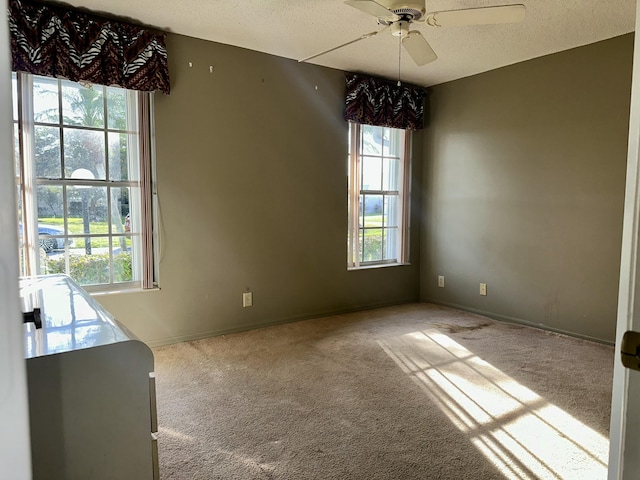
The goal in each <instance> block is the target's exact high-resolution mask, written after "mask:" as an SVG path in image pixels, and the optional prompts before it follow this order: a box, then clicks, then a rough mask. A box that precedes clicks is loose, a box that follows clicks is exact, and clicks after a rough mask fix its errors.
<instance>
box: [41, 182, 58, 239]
mask: <svg viewBox="0 0 640 480" xmlns="http://www.w3.org/2000/svg"><path fill="white" fill-rule="evenodd" d="M37 199H38V222H46V223H52V222H54V221H55V223H59V224H60V225H62V223H63V214H64V209H63V203H62V187H61V186H57V185H39V186H38V188H37ZM60 233H61V234H64V230H61V231H60Z"/></svg>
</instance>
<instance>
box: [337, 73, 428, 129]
mask: <svg viewBox="0 0 640 480" xmlns="http://www.w3.org/2000/svg"><path fill="white" fill-rule="evenodd" d="M426 95H427V91H426V90H425V89H424V88H419V87H414V86H411V85H405V84H402V85H400V86H398V85H397V83H396V82H392V81H389V80H384V79H380V78H373V77H369V76H366V75H360V74H357V73H349V74H347V98H346V108H345V113H344V118H345V119H346V120H350V121H353V122H357V123H361V124H366V125H376V126H379V127H392V128H402V129H406V130H420V129H422V128H424V99H425V97H426Z"/></svg>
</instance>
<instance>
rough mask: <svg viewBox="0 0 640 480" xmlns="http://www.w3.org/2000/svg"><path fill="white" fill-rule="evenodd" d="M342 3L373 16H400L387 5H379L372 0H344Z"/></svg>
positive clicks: (396, 17) (393, 17) (395, 17)
mask: <svg viewBox="0 0 640 480" xmlns="http://www.w3.org/2000/svg"><path fill="white" fill-rule="evenodd" d="M344 3H345V4H346V5H349V6H350V7H353V8H357V9H358V10H360V11H362V12H364V13H368V14H369V15H373V16H374V17H378V18H389V19H393V20H398V19H399V18H400V17H398V16H397V15H396V14H395V13H393V12H392V11H391V10H389V9H388V8H387V7H385V6H384V5H380V4H379V3H378V2H375V1H374V0H345V2H344Z"/></svg>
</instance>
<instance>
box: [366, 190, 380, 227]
mask: <svg viewBox="0 0 640 480" xmlns="http://www.w3.org/2000/svg"><path fill="white" fill-rule="evenodd" d="M381 225H382V195H365V198H364V226H365V227H379V226H381Z"/></svg>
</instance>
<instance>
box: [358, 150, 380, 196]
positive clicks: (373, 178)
mask: <svg viewBox="0 0 640 480" xmlns="http://www.w3.org/2000/svg"><path fill="white" fill-rule="evenodd" d="M362 190H382V158H380V157H363V158H362Z"/></svg>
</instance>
